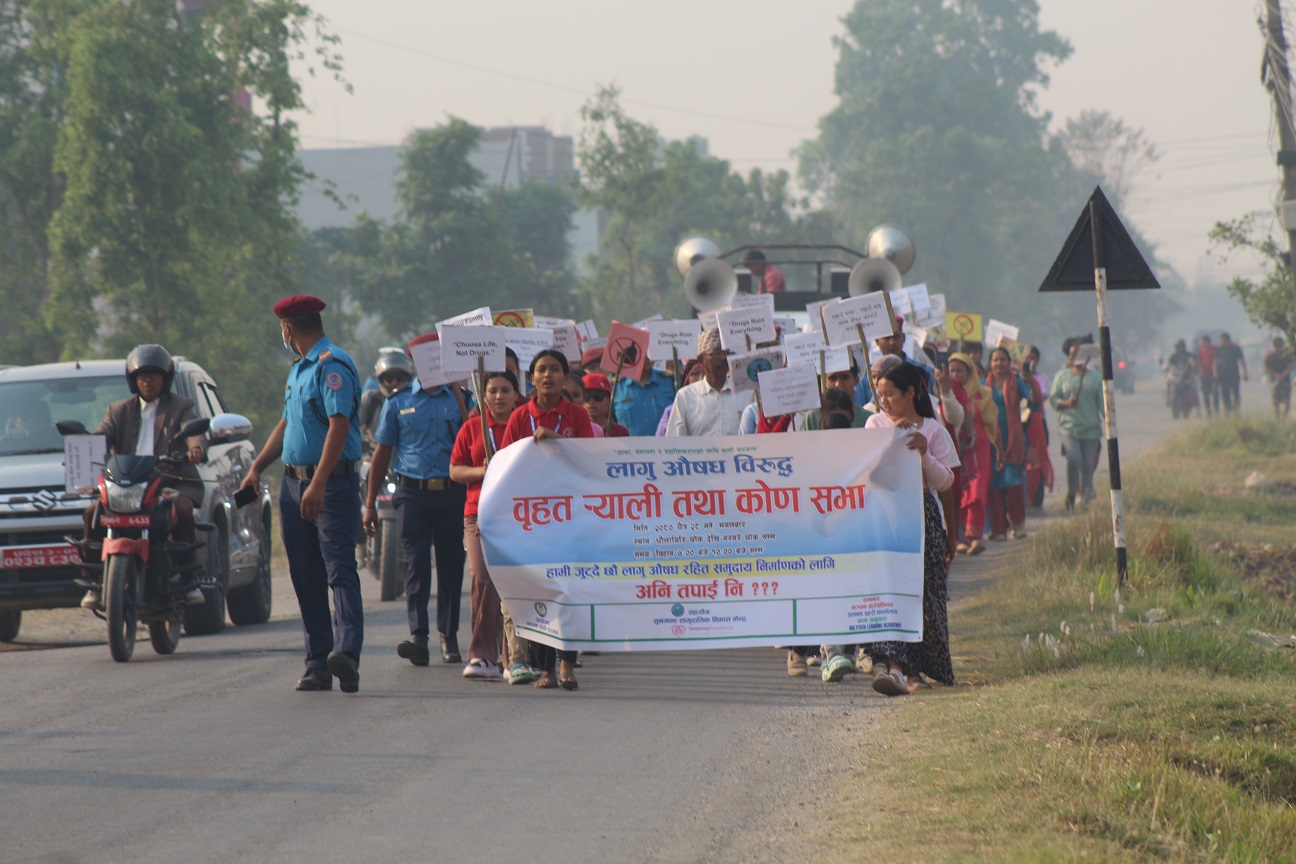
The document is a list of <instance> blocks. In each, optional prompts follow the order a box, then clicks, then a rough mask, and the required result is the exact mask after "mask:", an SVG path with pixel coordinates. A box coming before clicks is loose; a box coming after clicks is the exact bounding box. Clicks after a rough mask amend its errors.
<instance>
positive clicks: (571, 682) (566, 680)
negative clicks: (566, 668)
mask: <svg viewBox="0 0 1296 864" xmlns="http://www.w3.org/2000/svg"><path fill="white" fill-rule="evenodd" d="M558 686H559V687H561V688H562V689H564V690H575V689H576V688H577V687H579V686H580V685H579V684H577V683H576V676H575V675H560V676H558Z"/></svg>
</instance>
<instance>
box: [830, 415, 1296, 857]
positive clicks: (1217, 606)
mask: <svg viewBox="0 0 1296 864" xmlns="http://www.w3.org/2000/svg"><path fill="white" fill-rule="evenodd" d="M1252 471H1260V472H1262V473H1264V474H1265V475H1266V476H1267V477H1268V478H1269V479H1270V480H1271V481H1273V482H1274V483H1275V484H1277V486H1276V487H1274V488H1275V489H1282V488H1284V487H1282V486H1281V484H1283V483H1291V482H1293V481H1296V424H1290V423H1289V424H1286V425H1285V426H1279V425H1278V424H1276V423H1274V422H1272V421H1261V420H1254V419H1244V420H1231V421H1221V422H1218V423H1213V424H1207V425H1196V426H1192V427H1187V428H1186V429H1184V430H1182V431H1181V432H1180V433H1178V434H1177V435H1176V436H1175V437H1173V438H1172V439H1171V440H1170V441H1168V442H1166V443H1165V444H1163V445H1162V446H1161V447H1160V448H1159V449H1157V450H1156V451H1155V452H1153V453H1150V454H1149V455H1148V456H1147V457H1145V458H1143V459H1141V460H1140V461H1139V462H1138V463H1137V464H1136V465H1134V466H1131V470H1129V471H1126V472H1125V482H1124V484H1123V485H1124V486H1125V488H1126V490H1127V491H1126V498H1125V500H1126V504H1127V518H1126V528H1127V539H1128V543H1129V551H1130V561H1131V566H1130V572H1129V579H1128V582H1127V584H1126V585H1125V586H1124V587H1123V588H1120V589H1118V588H1117V586H1116V584H1115V581H1116V577H1115V566H1114V554H1113V551H1112V533H1111V530H1112V529H1111V517H1110V513H1109V512H1108V511H1107V508H1106V506H1105V501H1106V499H1105V497H1103V496H1100V498H1099V502H1098V504H1099V505H1100V506H1095V507H1091V508H1090V510H1089V512H1087V513H1083V514H1079V515H1076V516H1073V517H1070V518H1066V519H1059V520H1056V521H1054V522H1053V523H1052V524H1049V525H1047V526H1046V527H1044V528H1043V529H1042V530H1039V531H1037V532H1035V533H1034V534H1033V540H1032V541H1030V542H1029V545H1028V546H1026V545H1024V547H1023V548H1020V549H1018V550H1014V553H1015V554H1014V555H1013V556H1012V557H1011V558H1007V559H1006V560H1005V563H1006V567H1005V568H1003V569H1002V570H1001V572H999V573H997V574H996V576H995V578H994V581H993V582H991V584H990V585H988V586H987V587H986V588H985V589H984V590H982V591H981V592H979V593H978V594H977V595H976V596H974V597H972V598H970V599H968V600H967V601H964V602H962V603H959V604H957V605H956V606H955V607H954V608H953V609H952V610H951V620H952V622H953V627H952V631H953V634H952V635H953V644H952V648H953V652H954V655H955V669H956V672H957V674H958V675H959V678H960V680H961V682H962V685H963V686H960V687H958V688H955V689H953V690H941V689H937V690H936V691H934V692H932V693H930V694H927V695H925V696H920V697H911V698H910V699H908V700H905V701H904V703H902V704H901V705H899V706H897V710H894V711H887V712H883V714H882V717H881V719H880V721H879V723H878V726H877V739H878V740H882V741H890V742H894V743H893V744H892V745H891V747H890V748H889V749H886V750H881V749H876V750H870V751H869V752H868V753H867V755H866V756H865V759H864V764H865V766H866V771H865V772H864V773H862V774H861V775H860V777H859V786H858V787H857V788H854V789H852V790H851V791H850V792H849V793H848V795H850V796H851V797H853V798H854V799H855V800H856V801H857V802H858V804H857V807H852V808H850V809H852V810H854V811H855V812H859V810H858V808H859V807H867V808H871V812H870V813H869V815H868V816H867V817H866V818H865V819H863V820H858V819H847V818H841V819H835V820H834V822H835V824H834V828H835V831H834V833H833V835H832V837H831V839H829V840H826V841H825V850H826V851H828V852H830V854H831V856H832V857H840V858H841V859H843V860H863V859H865V858H867V857H873V856H877V857H886V858H890V859H898V860H940V861H945V860H968V861H1075V860H1081V859H1087V860H1104V861H1107V860H1110V861H1143V860H1158V859H1162V860H1175V861H1180V860H1188V861H1207V860H1209V861H1216V860H1225V861H1275V860H1296V808H1294V806H1293V805H1296V651H1294V650H1292V647H1290V646H1293V645H1296V637H1293V635H1292V634H1296V607H1294V606H1293V605H1292V603H1291V601H1290V596H1291V595H1290V592H1289V593H1288V594H1287V595H1286V597H1287V598H1288V599H1285V600H1284V599H1282V598H1281V597H1279V598H1275V595H1274V593H1273V591H1272V590H1269V589H1268V588H1267V587H1266V586H1265V585H1262V584H1259V583H1258V582H1257V580H1255V579H1253V578H1248V577H1247V576H1246V574H1245V573H1244V572H1243V571H1242V570H1241V569H1240V568H1239V567H1237V566H1236V564H1235V563H1234V561H1233V560H1232V559H1230V558H1229V557H1228V556H1227V555H1225V554H1222V553H1220V552H1216V551H1212V550H1213V549H1214V548H1215V547H1216V544H1218V543H1220V542H1221V541H1228V542H1239V541H1240V542H1245V543H1249V544H1266V543H1268V544H1275V545H1276V546H1284V545H1286V546H1288V547H1289V546H1290V544H1291V543H1293V542H1294V541H1296V495H1293V494H1290V492H1287V491H1272V492H1270V493H1269V494H1254V493H1248V492H1246V491H1244V489H1243V484H1244V481H1245V479H1246V477H1247V475H1248V474H1250V473H1251V472H1252ZM1224 490H1227V492H1225V491H1224ZM1270 548H1273V547H1270ZM1256 549H1257V550H1258V554H1260V555H1264V554H1265V552H1264V550H1263V547H1260V546H1257V547H1256ZM1278 560H1279V564H1278V565H1276V566H1277V567H1279V569H1281V567H1282V566H1288V565H1284V564H1282V561H1283V560H1284V559H1281V558H1280V559H1278ZM1285 560H1286V561H1288V562H1289V561H1290V560H1292V559H1291V557H1288V558H1286V559H1285ZM1276 578H1278V579H1280V580H1281V579H1283V578H1285V580H1286V581H1287V583H1288V584H1290V583H1291V582H1292V581H1294V580H1296V575H1293V574H1292V573H1291V572H1290V567H1289V566H1288V570H1287V571H1286V572H1285V576H1284V574H1283V573H1278V574H1277V577H1276ZM1279 645H1282V646H1285V647H1275V646H1279ZM871 737H872V735H870V738H871ZM862 743H863V745H864V746H866V747H867V746H868V743H869V742H868V741H865V742H862Z"/></svg>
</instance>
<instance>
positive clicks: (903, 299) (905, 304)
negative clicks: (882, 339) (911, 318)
mask: <svg viewBox="0 0 1296 864" xmlns="http://www.w3.org/2000/svg"><path fill="white" fill-rule="evenodd" d="M887 295H888V296H889V297H890V298H891V308H892V309H894V310H895V314H897V315H911V314H913V306H912V305H911V304H910V303H909V292H908V291H907V290H906V289H904V288H897V289H895V290H894V291H889V292H887ZM873 338H877V337H873Z"/></svg>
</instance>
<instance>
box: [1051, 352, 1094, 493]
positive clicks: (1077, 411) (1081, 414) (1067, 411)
mask: <svg viewBox="0 0 1296 864" xmlns="http://www.w3.org/2000/svg"><path fill="white" fill-rule="evenodd" d="M1081 344H1083V343H1082V342H1080V341H1079V340H1077V339H1067V340H1066V342H1065V343H1063V346H1062V347H1063V350H1065V351H1066V354H1067V365H1066V366H1064V367H1063V368H1061V369H1059V370H1058V372H1057V374H1056V375H1054V376H1053V385H1052V386H1051V387H1050V388H1049V404H1050V405H1052V406H1053V410H1054V411H1056V412H1057V425H1058V431H1060V432H1061V433H1062V455H1063V456H1065V457H1066V461H1067V497H1066V509H1067V510H1073V509H1075V508H1076V507H1080V506H1084V505H1087V504H1088V503H1089V502H1090V501H1092V500H1093V499H1094V498H1095V497H1096V493H1095V492H1094V483H1093V478H1094V470H1095V469H1096V468H1097V467H1098V455H1099V454H1100V453H1101V452H1102V438H1103V389H1102V375H1101V373H1100V372H1099V371H1098V370H1096V369H1094V370H1091V369H1089V363H1088V361H1079V360H1077V356H1078V354H1079V351H1080V345H1081Z"/></svg>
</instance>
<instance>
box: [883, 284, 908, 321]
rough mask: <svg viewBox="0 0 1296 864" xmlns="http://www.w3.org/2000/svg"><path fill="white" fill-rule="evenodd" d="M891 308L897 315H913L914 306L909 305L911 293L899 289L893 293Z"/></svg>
mask: <svg viewBox="0 0 1296 864" xmlns="http://www.w3.org/2000/svg"><path fill="white" fill-rule="evenodd" d="M878 293H881V292H878ZM891 308H892V309H894V310H895V314H897V315H909V314H911V313H912V312H913V306H911V305H909V292H908V291H906V290H905V289H903V288H897V289H896V290H894V291H892V292H891Z"/></svg>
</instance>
